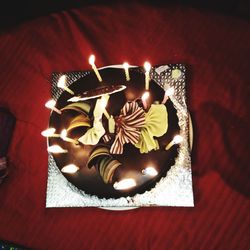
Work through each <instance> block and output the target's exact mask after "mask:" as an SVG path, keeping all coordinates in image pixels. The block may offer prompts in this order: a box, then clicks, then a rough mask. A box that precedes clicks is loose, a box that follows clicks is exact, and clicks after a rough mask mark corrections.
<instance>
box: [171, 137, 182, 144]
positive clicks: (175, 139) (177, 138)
mask: <svg viewBox="0 0 250 250" xmlns="http://www.w3.org/2000/svg"><path fill="white" fill-rule="evenodd" d="M182 141H183V137H182V136H181V135H176V136H175V137H174V139H173V142H174V144H178V143H181V142H182Z"/></svg>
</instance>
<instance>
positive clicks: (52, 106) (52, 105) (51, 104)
mask: <svg viewBox="0 0 250 250" xmlns="http://www.w3.org/2000/svg"><path fill="white" fill-rule="evenodd" d="M55 105H56V101H55V100H52V99H51V100H49V101H47V102H46V103H45V107H46V108H48V109H52V110H53V111H55V112H56V113H58V114H61V113H62V112H61V110H59V109H57V108H56V107H55Z"/></svg>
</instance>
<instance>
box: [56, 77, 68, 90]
mask: <svg viewBox="0 0 250 250" xmlns="http://www.w3.org/2000/svg"><path fill="white" fill-rule="evenodd" d="M65 82H66V76H65V75H62V76H61V77H60V78H59V80H58V83H57V87H59V88H65Z"/></svg>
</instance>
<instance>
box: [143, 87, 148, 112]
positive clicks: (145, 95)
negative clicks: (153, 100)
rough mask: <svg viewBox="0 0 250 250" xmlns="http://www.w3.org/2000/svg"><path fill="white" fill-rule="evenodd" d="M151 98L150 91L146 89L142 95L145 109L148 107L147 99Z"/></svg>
mask: <svg viewBox="0 0 250 250" xmlns="http://www.w3.org/2000/svg"><path fill="white" fill-rule="evenodd" d="M148 98H149V92H148V91H145V92H144V94H143V95H142V97H141V101H142V105H143V108H144V109H147V108H148V104H147V100H148Z"/></svg>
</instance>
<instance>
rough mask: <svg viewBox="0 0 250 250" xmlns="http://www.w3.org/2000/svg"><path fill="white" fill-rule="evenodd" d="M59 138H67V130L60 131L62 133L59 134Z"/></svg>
mask: <svg viewBox="0 0 250 250" xmlns="http://www.w3.org/2000/svg"><path fill="white" fill-rule="evenodd" d="M60 137H61V138H62V139H65V138H66V137H67V130H66V129H63V130H62V132H61V134H60Z"/></svg>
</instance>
